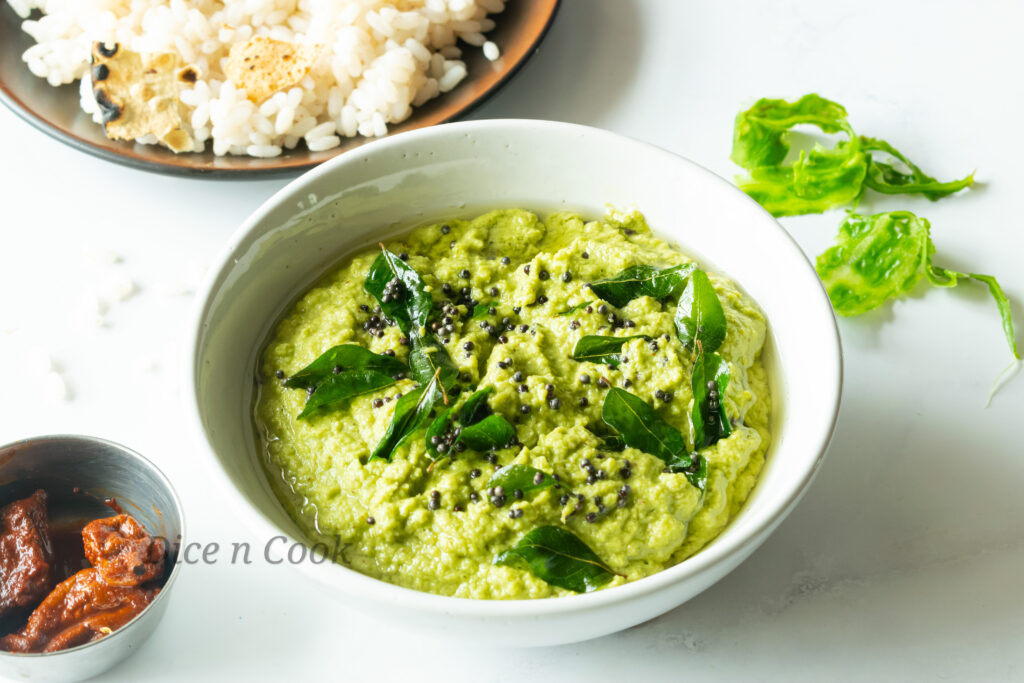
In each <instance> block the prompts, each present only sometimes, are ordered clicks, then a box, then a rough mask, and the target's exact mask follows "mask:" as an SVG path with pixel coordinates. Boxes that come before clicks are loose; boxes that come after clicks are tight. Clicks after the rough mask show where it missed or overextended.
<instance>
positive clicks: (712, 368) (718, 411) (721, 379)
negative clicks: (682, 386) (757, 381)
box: [690, 352, 732, 450]
mask: <svg viewBox="0 0 1024 683" xmlns="http://www.w3.org/2000/svg"><path fill="white" fill-rule="evenodd" d="M690 385H691V387H692V389H693V412H692V414H691V419H692V421H693V447H694V448H695V449H697V450H700V449H701V448H706V447H708V446H711V445H714V444H715V443H716V442H717V441H718V440H720V439H724V438H725V437H727V436H729V434H731V433H732V425H731V424H730V423H729V417H728V416H727V415H726V414H725V388H726V387H727V386H729V364H728V363H726V362H725V359H723V358H722V357H721V356H719V355H718V354H717V353H709V352H700V353H698V354H697V356H696V357H695V358H694V359H693V376H692V378H691V379H690ZM712 390H714V393H716V394H717V397H716V398H715V400H712V396H711V394H712Z"/></svg>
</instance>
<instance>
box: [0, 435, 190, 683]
mask: <svg viewBox="0 0 1024 683" xmlns="http://www.w3.org/2000/svg"><path fill="white" fill-rule="evenodd" d="M40 488H41V489H44V490H45V491H46V493H47V511H48V515H49V517H50V523H51V527H58V526H60V525H62V524H67V523H82V524H84V523H85V522H88V521H90V520H92V519H99V518H102V517H110V516H112V515H114V514H116V513H115V512H114V511H113V510H111V509H110V508H109V507H107V506H106V505H105V504H104V500H105V499H108V498H113V499H115V500H116V501H117V504H118V505H120V506H121V508H122V509H123V510H124V512H125V513H126V514H129V515H131V516H132V517H135V518H136V519H137V520H139V522H141V523H142V524H143V525H144V526H145V527H146V529H147V530H148V531H149V532H150V533H151V534H153V535H154V536H162V537H163V538H164V539H166V545H167V560H166V562H167V567H168V568H169V569H168V572H167V574H166V577H167V578H166V581H165V582H164V585H163V587H162V588H161V590H160V593H159V594H158V595H157V596H156V597H155V598H154V599H153V602H152V603H150V605H149V607H147V608H146V609H145V610H143V611H142V612H141V613H140V614H139V615H138V616H136V617H135V618H134V619H132V620H131V621H130V622H128V623H127V624H125V625H124V626H123V627H121V628H119V629H117V630H116V631H114V632H113V633H111V634H110V635H108V636H105V637H103V638H101V639H99V640H96V641H93V642H91V643H87V644H85V645H79V646H78V647H73V648H69V649H67V650H61V651H59V652H51V653H44V654H19V653H12V652H6V651H2V650H0V676H3V677H5V678H10V679H16V680H26V681H79V680H82V679H85V678H90V677H92V676H95V675H97V674H99V673H101V672H103V671H106V670H107V669H109V668H110V667H112V666H114V665H115V664H117V663H118V662H120V661H121V660H123V659H125V658H127V657H128V656H129V655H130V654H132V653H133V652H135V651H136V650H138V649H139V647H140V646H141V645H142V643H143V642H145V640H146V639H147V638H148V637H149V635H150V634H151V633H152V632H153V629H154V628H155V627H156V625H157V623H158V622H159V621H160V619H161V617H163V615H164V611H165V610H166V609H167V601H168V599H169V598H168V593H170V590H171V587H172V586H173V585H174V580H175V578H177V575H178V571H179V567H178V562H177V559H178V549H179V548H180V547H181V542H182V537H183V535H184V533H185V522H184V518H183V516H182V512H181V502H180V501H179V500H178V496H177V494H176V493H175V492H174V489H173V488H172V487H171V483H170V482H169V481H168V480H167V478H166V477H165V476H164V475H163V473H162V472H160V470H158V469H157V468H156V466H155V465H153V463H151V462H150V461H148V460H146V459H145V458H144V457H142V456H141V455H139V454H138V453H136V452H135V451H132V450H129V449H127V448H125V447H124V446H120V445H118V444H116V443H113V442H110V441H105V440H103V439H97V438H94V437H89V436H73V435H57V436H40V437H36V438H32V439H25V440H23V441H16V442H14V443H12V444H8V445H6V446H2V447H0V505H6V504H7V503H10V502H12V501H14V500H18V499H19V498H23V497H25V496H28V495H30V494H31V493H32V492H33V491H35V490H36V489H40Z"/></svg>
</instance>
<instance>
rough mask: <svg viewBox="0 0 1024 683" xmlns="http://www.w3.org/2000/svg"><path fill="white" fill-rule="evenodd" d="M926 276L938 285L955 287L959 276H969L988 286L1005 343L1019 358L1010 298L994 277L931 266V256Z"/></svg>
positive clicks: (1014, 355) (1015, 356)
mask: <svg viewBox="0 0 1024 683" xmlns="http://www.w3.org/2000/svg"><path fill="white" fill-rule="evenodd" d="M925 272H926V275H927V277H928V281H929V282H931V283H932V284H933V285H936V286H938V287H955V286H956V284H957V282H958V280H959V279H960V278H970V279H971V280H977V281H978V282H981V283H983V284H984V285H986V286H987V287H988V291H989V293H990V294H991V295H992V298H993V299H995V301H996V306H997V307H998V308H999V317H1000V318H1001V319H1002V322H1003V334H1004V335H1005V336H1006V343H1007V344H1008V345H1009V347H1010V352H1011V353H1012V354H1013V357H1014V358H1017V359H1018V360H1019V359H1020V350H1019V349H1018V348H1017V337H1016V334H1015V333H1014V329H1013V317H1012V315H1011V313H1010V299H1009V298H1008V297H1007V296H1006V293H1005V292H1003V288H1002V287H1001V286H1000V285H999V282H998V281H997V280H996V279H995V277H993V276H991V275H982V274H980V273H959V272H957V271H955V270H949V269H947V268H940V267H939V266H933V265H932V264H931V258H930V256H929V263H928V270H927V271H925Z"/></svg>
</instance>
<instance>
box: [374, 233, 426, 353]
mask: <svg viewBox="0 0 1024 683" xmlns="http://www.w3.org/2000/svg"><path fill="white" fill-rule="evenodd" d="M380 249H381V253H380V255H379V256H378V257H377V258H376V259H375V260H374V262H373V264H372V265H371V266H370V271H369V272H368V273H367V274H366V281H365V282H364V283H363V287H364V288H365V289H366V291H367V292H369V293H370V294H371V295H372V296H373V297H374V298H375V299H377V303H379V304H380V310H381V311H383V312H384V315H386V316H387V317H389V318H391V319H392V320H394V321H395V324H396V325H398V329H400V330H402V332H403V333H404V334H407V335H408V334H412V333H413V332H418V331H419V330H420V329H422V328H423V327H424V326H425V325H426V324H427V318H429V317H430V310H431V309H432V308H433V306H434V300H433V298H432V297H431V296H430V292H428V291H427V287H426V285H425V284H424V283H423V279H422V278H420V275H419V273H417V272H416V271H415V269H413V268H412V266H410V265H409V264H407V263H406V262H405V261H403V260H402V259H400V258H398V256H396V255H395V254H393V253H391V252H390V251H388V250H387V249H385V248H384V245H383V244H382V245H380Z"/></svg>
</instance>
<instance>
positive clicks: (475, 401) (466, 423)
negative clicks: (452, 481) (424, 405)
mask: <svg viewBox="0 0 1024 683" xmlns="http://www.w3.org/2000/svg"><path fill="white" fill-rule="evenodd" d="M493 392H494V387H485V388H483V389H480V390H479V391H476V392H474V393H473V395H472V396H470V397H469V398H468V399H466V401H465V403H463V404H462V405H461V406H460V407H459V408H457V409H456V408H455V407H454V406H453V407H451V408H449V409H448V410H446V411H444V412H443V413H441V414H440V415H438V416H437V417H436V418H434V421H433V422H431V423H430V426H429V427H428V428H427V453H428V454H429V456H430V457H431V459H433V460H440V459H441V458H443V457H445V456H446V455H448V453H449V450H450V448H451V447H452V446H454V445H455V444H458V443H462V444H464V445H465V446H466V447H468V448H472V449H473V450H477V451H486V450H491V449H495V448H505V447H506V446H508V445H509V443H510V442H511V441H512V440H513V439H514V438H515V435H516V431H515V428H514V427H513V426H512V425H511V424H510V423H509V421H508V420H506V419H505V418H503V417H501V416H500V415H491V409H490V406H488V405H487V397H488V396H489V395H490V394H492V393H493Z"/></svg>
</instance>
